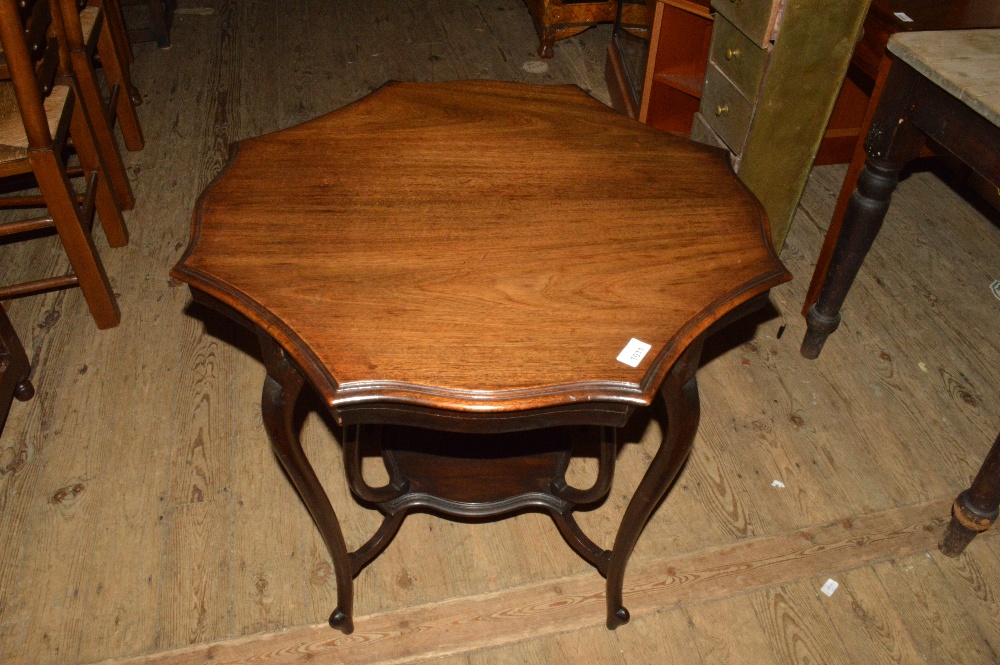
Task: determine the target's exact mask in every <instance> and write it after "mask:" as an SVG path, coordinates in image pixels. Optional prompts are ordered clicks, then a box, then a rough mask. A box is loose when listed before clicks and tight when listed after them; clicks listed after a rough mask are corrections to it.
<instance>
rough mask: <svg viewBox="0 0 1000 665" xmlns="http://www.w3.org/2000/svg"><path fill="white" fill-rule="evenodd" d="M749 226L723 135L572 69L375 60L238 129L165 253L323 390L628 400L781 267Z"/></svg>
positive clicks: (455, 398) (756, 228) (472, 408)
mask: <svg viewBox="0 0 1000 665" xmlns="http://www.w3.org/2000/svg"><path fill="white" fill-rule="evenodd" d="M769 238H770V233H769V231H768V228H767V221H766V216H765V213H764V211H763V209H762V208H761V206H760V204H759V203H758V202H757V201H756V199H755V198H754V197H753V195H752V194H751V193H750V192H749V191H748V190H747V189H746V188H745V187H744V186H743V185H742V184H741V183H740V182H739V181H738V180H737V179H736V177H735V176H734V175H733V173H732V171H731V169H730V167H729V165H728V161H727V160H726V159H725V153H724V152H723V151H719V150H716V149H714V148H709V147H706V146H702V145H700V144H697V143H693V142H690V141H687V140H685V139H680V138H677V137H674V136H671V135H669V134H666V133H662V132H659V131H656V130H653V129H651V128H649V127H647V126H645V125H642V124H640V123H637V122H635V121H633V120H630V119H628V118H626V117H624V116H621V115H619V114H617V113H614V112H613V111H611V110H610V109H608V108H606V107H604V106H603V105H601V104H600V103H598V102H597V101H595V100H593V99H592V98H590V97H589V96H587V95H586V94H585V93H583V92H582V91H581V90H580V89H579V88H576V87H573V86H528V85H522V84H510V83H497V82H490V81H464V82H451V83H431V84H428V83H424V84H410V83H391V84H387V85H386V86H384V87H383V88H381V89H379V90H377V91H376V92H374V93H372V94H371V95H369V96H367V97H365V98H364V99H362V100H360V101H358V102H355V103H354V104H351V105H349V106H347V107H344V108H342V109H340V110H338V111H335V112H333V113H329V114H327V115H324V116H322V117H320V118H317V119H315V120H312V121H310V122H306V123H304V124H302V125H299V126H296V127H292V128H290V129H286V130H283V131H279V132H277V133H274V134H270V135H266V136H263V137H259V138H255V139H250V140H246V141H243V142H241V143H239V144H238V145H235V146H234V148H233V150H232V151H231V155H230V162H229V164H228V165H227V167H226V168H225V169H224V171H223V172H222V173H221V174H220V175H219V176H218V177H217V178H216V180H215V181H214V182H213V183H212V184H211V185H210V186H209V187H208V188H207V189H206V191H205V192H204V193H203V194H202V196H201V198H200V199H199V201H198V204H197V206H196V210H195V214H194V220H193V225H192V238H191V244H190V245H189V247H188V251H187V253H186V254H185V256H184V257H183V258H182V259H181V261H180V262H179V263H178V265H177V267H176V268H175V269H174V270H173V271H172V273H171V274H172V275H173V276H175V277H177V278H178V279H181V280H183V281H185V282H188V283H189V284H190V285H191V286H192V287H193V288H194V289H196V290H198V291H201V292H204V293H206V294H208V295H210V296H212V297H214V298H216V299H218V300H221V301H222V302H223V303H224V304H226V305H228V306H230V307H232V308H234V309H235V310H237V312H239V313H241V314H242V315H244V316H246V317H247V318H249V319H250V320H251V321H252V322H253V323H255V324H256V325H258V326H260V327H262V328H263V329H264V330H266V331H267V332H268V333H269V334H270V335H271V336H272V337H274V339H275V340H277V341H278V342H279V343H280V344H281V345H282V346H283V347H284V348H285V349H286V351H287V352H288V353H290V354H291V355H292V357H293V358H294V359H295V360H296V362H297V363H298V364H299V366H300V367H301V368H302V370H303V371H304V372H305V373H306V374H307V376H308V378H309V379H310V380H311V382H312V383H313V384H314V386H315V387H316V388H317V390H318V391H319V392H320V394H321V395H322V396H323V398H324V399H325V400H327V402H328V403H329V405H330V406H331V407H332V408H333V410H334V413H335V414H336V413H337V408H338V406H340V407H346V406H348V405H355V404H358V403H371V402H373V401H378V400H382V401H390V402H397V403H405V404H409V405H417V406H419V407H432V408H435V409H446V410H458V411H465V412H507V411H518V410H525V409H538V408H544V407H549V406H556V405H567V404H573V403H577V402H582V401H593V400H598V401H602V402H617V403H626V404H635V405H638V404H648V403H649V402H650V401H651V400H652V397H653V396H654V395H655V394H656V391H657V389H658V387H659V384H660V382H661V381H662V380H663V378H664V376H665V374H666V373H667V371H669V369H670V367H671V366H672V365H673V363H674V361H675V360H676V359H677V358H678V357H679V356H680V354H681V353H682V352H683V351H684V350H685V348H686V347H687V345H688V344H690V342H691V341H692V340H694V339H695V338H696V337H697V335H698V334H700V333H701V332H702V331H704V330H705V329H706V328H708V327H709V326H710V325H711V324H712V323H714V322H715V321H717V320H718V319H720V317H722V316H724V315H725V314H726V313H728V312H729V311H731V310H733V309H734V308H736V307H738V306H739V305H741V304H743V303H745V302H747V301H749V300H751V299H753V298H755V297H757V296H759V295H761V294H763V293H765V292H766V291H767V290H768V289H770V288H771V287H773V286H775V285H777V284H780V283H782V282H785V281H787V280H788V279H790V278H791V276H790V275H789V274H788V272H787V271H786V270H785V269H784V267H783V266H782V265H781V263H780V262H779V261H778V259H777V258H776V256H775V254H774V251H773V248H772V247H771V244H770V240H769ZM633 338H635V339H638V340H640V341H642V342H644V343H646V344H648V345H649V346H650V350H649V351H648V352H647V353H646V354H645V356H644V357H643V358H642V359H641V361H640V362H638V363H637V366H636V367H632V366H630V365H628V364H625V363H623V362H621V361H619V360H618V359H617V358H618V356H619V354H620V353H621V352H622V351H623V349H624V348H625V347H626V345H628V344H629V342H630V340H631V339H633Z"/></svg>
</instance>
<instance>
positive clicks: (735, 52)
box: [726, 46, 740, 60]
mask: <svg viewBox="0 0 1000 665" xmlns="http://www.w3.org/2000/svg"><path fill="white" fill-rule="evenodd" d="M739 58H740V50H739V48H737V47H735V46H730V47H729V48H727V49H726V60H739Z"/></svg>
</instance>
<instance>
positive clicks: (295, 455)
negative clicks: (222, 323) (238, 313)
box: [257, 332, 354, 634]
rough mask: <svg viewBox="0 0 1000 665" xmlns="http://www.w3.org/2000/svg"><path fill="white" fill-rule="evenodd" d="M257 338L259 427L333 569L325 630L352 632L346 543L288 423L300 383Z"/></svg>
mask: <svg viewBox="0 0 1000 665" xmlns="http://www.w3.org/2000/svg"><path fill="white" fill-rule="evenodd" d="M257 337H258V339H259V341H260V346H261V352H262V354H263V356H264V364H265V365H266V367H267V378H266V379H265V380H264V393H263V396H262V398H261V411H262V412H263V415H264V427H265V428H266V429H267V433H268V436H269V437H270V439H271V446H272V447H273V449H274V454H275V455H276V456H277V458H278V460H279V461H280V462H281V466H283V467H284V469H285V471H286V472H287V473H288V477H289V478H291V479H292V483H293V484H294V485H295V489H296V490H297V491H298V493H299V496H300V497H301V498H302V502H303V503H305V504H306V508H307V509H308V510H309V514H310V515H312V518H313V521H314V522H315V523H316V527H317V528H318V529H319V532H320V535H322V537H323V541H324V542H325V543H326V547H327V549H328V550H329V551H330V557H331V558H332V559H333V570H334V572H335V574H336V577H337V607H336V609H335V610H334V611H333V614H331V615H330V626H331V627H333V628H336V629H338V630H340V631H342V632H343V633H345V634H350V633H351V632H352V631H353V630H354V622H353V619H352V609H353V601H354V583H353V576H352V574H351V573H352V570H351V562H350V559H349V558H348V554H347V545H346V543H345V542H344V534H343V533H342V532H341V530H340V522H339V521H338V520H337V514H336V513H335V512H334V511H333V506H332V505H331V504H330V499H329V497H327V495H326V491H325V490H324V489H323V486H322V485H321V484H320V482H319V478H317V477H316V472H315V471H314V470H313V468H312V465H311V464H310V463H309V460H308V458H306V455H305V452H304V451H303V450H302V443H301V442H300V441H299V434H298V431H297V430H296V429H295V427H294V423H293V412H294V410H295V402H296V401H297V400H298V397H299V393H300V392H301V391H302V386H303V383H304V380H303V378H302V375H301V374H300V373H299V371H298V369H297V368H296V367H295V366H294V365H293V364H292V362H291V361H290V360H289V359H288V356H287V355H285V352H284V350H283V349H282V348H281V347H280V346H279V345H278V344H277V343H276V342H275V341H274V340H273V339H271V337H270V336H268V335H267V334H266V333H263V332H258V335H257Z"/></svg>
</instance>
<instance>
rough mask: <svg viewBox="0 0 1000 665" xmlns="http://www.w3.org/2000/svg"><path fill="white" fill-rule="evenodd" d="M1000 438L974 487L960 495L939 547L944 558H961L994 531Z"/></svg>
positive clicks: (999, 487)
mask: <svg viewBox="0 0 1000 665" xmlns="http://www.w3.org/2000/svg"><path fill="white" fill-rule="evenodd" d="M998 508H1000V434H998V435H997V439H996V441H994V442H993V447H992V448H990V452H988V453H987V454H986V459H985V460H984V461H983V465H982V466H981V467H979V473H977V474H976V478H975V479H974V480H973V481H972V486H971V487H969V489H967V490H965V491H964V492H962V493H961V494H959V495H958V498H957V499H955V505H954V506H953V507H952V510H951V523H950V524H948V528H947V529H946V530H945V532H944V537H943V538H942V539H941V543H940V544H939V545H938V549H940V550H941V553H942V554H946V555H947V556H958V555H959V554H961V553H962V551H963V550H965V548H966V546H967V545H968V544H969V543H970V542H972V539H973V538H975V537H976V536H977V535H978V534H980V533H982V532H983V531H986V529H988V528H990V525H991V524H993V522H994V521H996V518H997V515H998V514H1000V510H998Z"/></svg>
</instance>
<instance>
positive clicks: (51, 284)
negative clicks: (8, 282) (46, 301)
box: [0, 275, 80, 300]
mask: <svg viewBox="0 0 1000 665" xmlns="http://www.w3.org/2000/svg"><path fill="white" fill-rule="evenodd" d="M79 283H80V280H79V279H78V278H77V276H76V275H65V276H63V277H48V278H46V279H36V280H34V281H33V282H25V283H24V284H14V285H13V286H0V300H5V299H7V298H18V297H20V296H30V295H33V294H35V293H42V292H43V291H52V290H54V289H65V288H67V287H70V286H76V285H77V284H79Z"/></svg>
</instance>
